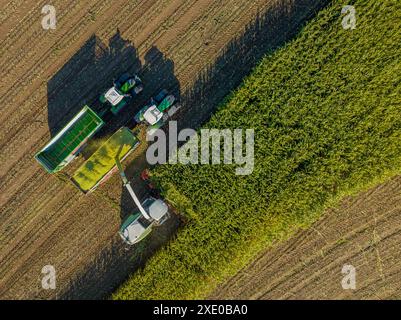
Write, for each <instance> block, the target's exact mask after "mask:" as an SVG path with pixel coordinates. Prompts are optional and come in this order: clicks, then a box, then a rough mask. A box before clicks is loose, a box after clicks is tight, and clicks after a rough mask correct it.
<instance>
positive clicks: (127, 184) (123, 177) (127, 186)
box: [115, 156, 152, 221]
mask: <svg viewBox="0 0 401 320" xmlns="http://www.w3.org/2000/svg"><path fill="white" fill-rule="evenodd" d="M115 160H116V164H117V168H118V171H119V172H120V176H121V179H122V180H123V183H124V187H126V188H127V190H128V192H129V194H130V196H131V198H132V199H133V200H134V202H135V204H136V206H137V207H138V209H139V211H140V212H141V214H142V215H143V216H144V217H145V219H146V220H149V221H152V218H151V217H150V216H149V214H148V213H147V212H146V210H145V209H144V208H143V206H142V204H141V202H140V201H139V199H138V197H137V196H136V194H135V192H134V190H133V189H132V187H131V184H130V183H129V181H128V179H127V177H126V175H125V172H124V170H123V168H122V166H121V162H120V160H119V159H118V156H117V157H116V158H115Z"/></svg>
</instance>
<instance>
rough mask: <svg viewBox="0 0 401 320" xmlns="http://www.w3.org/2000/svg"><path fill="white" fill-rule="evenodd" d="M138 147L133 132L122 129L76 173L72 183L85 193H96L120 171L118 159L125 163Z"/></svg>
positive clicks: (137, 141)
mask: <svg viewBox="0 0 401 320" xmlns="http://www.w3.org/2000/svg"><path fill="white" fill-rule="evenodd" d="M138 145H139V140H138V138H137V137H136V136H135V135H134V134H133V132H132V131H131V130H130V129H128V128H126V127H122V128H121V129H119V130H118V131H117V132H116V133H114V134H113V135H112V136H111V137H110V138H109V139H108V140H107V141H106V142H105V143H104V144H103V145H102V146H101V147H100V148H99V149H98V150H96V151H95V152H94V153H93V154H92V156H91V157H90V158H89V159H88V160H87V161H86V162H85V163H84V164H83V165H82V166H81V167H80V168H79V169H78V170H77V171H76V172H75V173H74V175H73V177H72V181H73V182H74V184H75V185H76V186H77V187H78V188H79V189H80V190H81V191H83V192H84V193H89V192H92V191H94V190H95V189H96V188H97V187H98V186H99V185H100V184H102V183H104V182H105V181H106V180H107V179H108V178H110V177H111V175H112V174H113V173H115V172H116V171H117V170H118V167H117V165H116V158H117V159H118V160H119V161H123V160H124V159H125V158H126V157H127V156H128V155H129V154H130V153H131V152H132V151H133V150H135V149H136V147H137V146H138Z"/></svg>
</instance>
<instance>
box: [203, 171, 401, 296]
mask: <svg viewBox="0 0 401 320" xmlns="http://www.w3.org/2000/svg"><path fill="white" fill-rule="evenodd" d="M400 216H401V177H400V176H398V177H396V178H394V179H392V180H390V181H389V182H387V183H384V184H382V185H380V186H378V187H375V188H372V189H370V190H369V191H366V192H363V193H362V194H360V195H358V196H356V197H349V198H347V199H345V200H344V201H343V202H342V203H341V205H340V206H338V207H336V208H334V209H330V210H327V211H326V212H325V214H324V215H323V217H322V218H321V219H320V220H319V221H318V222H316V223H315V224H313V225H312V226H311V227H310V228H308V229H307V230H303V231H300V232H298V233H297V234H296V235H294V236H293V237H292V238H291V239H289V240H287V241H285V242H283V243H281V244H279V245H278V246H276V247H273V248H272V249H269V250H267V251H266V252H264V253H263V254H261V255H260V256H259V257H258V258H257V259H256V260H255V261H253V262H252V263H251V264H250V265H249V266H248V267H247V268H245V269H243V270H242V271H241V272H239V273H238V274H237V275H236V276H234V277H233V278H231V279H230V280H229V281H227V282H226V283H224V284H223V285H221V286H220V287H219V288H218V289H217V290H216V291H215V292H213V294H212V295H211V296H210V297H209V298H211V299H400V298H401V281H400V274H401V264H400V261H401V251H400V250H399V247H400V243H401V226H400V223H399V219H400ZM345 264H348V265H349V264H351V265H352V266H354V267H355V269H356V288H355V290H343V288H342V286H341V281H342V279H343V277H344V276H345V274H342V273H341V270H342V267H343V265H345Z"/></svg>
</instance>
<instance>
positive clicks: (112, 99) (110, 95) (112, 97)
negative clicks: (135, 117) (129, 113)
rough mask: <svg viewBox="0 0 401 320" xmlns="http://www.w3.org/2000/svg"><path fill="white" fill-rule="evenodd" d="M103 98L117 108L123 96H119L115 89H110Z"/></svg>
mask: <svg viewBox="0 0 401 320" xmlns="http://www.w3.org/2000/svg"><path fill="white" fill-rule="evenodd" d="M104 97H105V98H106V100H107V101H108V102H109V103H110V104H111V105H112V106H117V105H118V104H119V103H120V102H121V100H123V99H124V95H122V94H120V93H119V92H118V90H117V89H116V88H115V87H112V88H110V89H109V90H108V91H107V92H106V93H105V94H104Z"/></svg>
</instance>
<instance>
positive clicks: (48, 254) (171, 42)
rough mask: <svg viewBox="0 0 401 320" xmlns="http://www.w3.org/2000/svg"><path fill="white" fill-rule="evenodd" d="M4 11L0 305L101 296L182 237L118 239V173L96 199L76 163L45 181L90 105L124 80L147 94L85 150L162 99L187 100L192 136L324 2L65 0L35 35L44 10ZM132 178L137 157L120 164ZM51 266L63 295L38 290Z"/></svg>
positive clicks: (166, 232) (169, 228)
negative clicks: (66, 133) (50, 154)
mask: <svg viewBox="0 0 401 320" xmlns="http://www.w3.org/2000/svg"><path fill="white" fill-rule="evenodd" d="M3 2H4V3H3V4H2V12H1V14H0V42H1V45H0V70H1V77H0V121H1V124H2V125H1V128H0V150H1V151H0V163H1V165H0V208H1V214H0V298H1V299H24V298H30V299H48V298H51V299H54V298H70V299H75V298H85V299H93V298H106V297H107V296H108V295H109V294H110V293H111V292H112V291H113V290H114V289H115V288H116V287H117V286H118V285H119V284H120V283H121V282H122V281H123V280H124V279H126V278H127V276H128V275H129V274H130V273H131V272H133V271H134V270H136V269H137V268H139V267H141V266H142V265H143V263H145V262H146V259H147V258H148V257H149V256H150V255H151V254H153V253H154V252H155V251H156V250H157V248H159V247H160V246H161V245H163V244H164V243H165V242H166V241H168V239H169V238H171V237H172V236H173V234H174V232H175V230H176V229H177V228H178V226H179V224H180V223H179V219H178V218H177V217H173V218H172V219H171V220H170V221H169V222H168V223H167V224H166V225H165V226H164V227H162V229H161V230H158V231H155V232H154V235H152V237H151V238H149V239H148V240H147V241H145V242H144V243H142V244H140V245H138V246H134V247H130V248H127V247H124V245H123V244H122V243H121V241H120V239H119V238H118V236H117V235H116V233H117V230H118V228H119V225H120V223H121V220H122V219H123V218H124V217H125V216H127V215H128V214H129V213H131V212H132V210H134V209H135V208H134V206H133V204H132V201H131V200H130V198H129V196H128V195H127V193H126V192H125V191H124V189H123V187H122V185H121V181H120V179H119V177H118V176H114V177H113V178H112V179H111V180H110V181H108V182H107V183H106V184H105V185H103V186H102V187H100V188H99V189H98V190H97V191H96V192H94V193H93V194H90V195H83V194H82V193H80V191H79V190H77V189H76V188H75V187H74V186H73V185H72V184H71V182H70V181H69V177H70V176H71V174H72V173H73V172H74V169H75V168H77V167H78V166H79V164H80V163H82V161H83V160H84V159H83V158H84V157H80V158H79V159H77V160H75V162H74V163H73V164H71V165H70V166H69V167H68V168H67V169H66V170H65V171H63V173H60V174H55V175H50V174H47V173H46V172H45V171H44V170H43V169H42V168H41V167H40V166H39V165H38V163H36V161H35V160H34V154H35V153H36V152H37V151H38V150H40V148H41V147H42V146H43V145H44V144H45V143H46V142H47V141H48V140H49V138H50V137H51V136H54V135H55V134H56V133H57V131H58V130H59V129H60V128H61V127H63V125H65V124H66V123H67V122H68V121H69V120H70V119H71V117H72V116H73V115H74V114H75V113H76V112H77V111H78V110H80V109H81V108H82V106H83V105H84V104H89V105H91V106H96V101H97V98H98V96H99V95H100V94H101V93H102V91H103V90H105V89H107V88H108V87H110V86H111V85H112V80H113V79H115V78H117V77H118V76H119V75H121V74H122V73H123V72H125V71H129V72H132V73H138V74H139V75H140V76H141V78H142V79H143V81H144V83H145V90H144V92H143V93H142V94H141V96H140V97H139V98H138V99H137V100H136V101H135V102H134V103H133V104H132V105H130V106H129V107H127V108H126V109H125V110H123V111H122V112H121V114H120V115H119V116H117V117H115V118H113V119H111V120H110V122H109V123H108V125H107V127H106V128H105V129H104V130H102V132H100V133H99V134H98V135H97V136H96V137H95V139H94V141H93V142H92V144H96V143H100V141H101V140H102V139H104V138H105V137H106V136H108V135H109V134H111V133H112V132H113V131H115V130H117V129H118V128H119V127H121V126H122V125H127V126H129V127H130V128H132V127H133V116H134V114H135V113H136V111H137V110H138V109H139V108H140V107H141V106H142V105H143V104H144V103H145V102H146V101H147V100H148V99H149V98H150V96H152V95H154V94H156V93H158V92H159V90H160V89H162V88H167V89H168V90H170V91H171V92H173V93H174V94H176V95H177V97H179V99H180V100H181V105H182V106H183V108H182V109H181V111H180V112H179V113H178V114H177V115H176V116H177V118H176V119H177V120H178V125H179V127H191V128H198V127H199V126H200V125H201V124H202V123H203V122H204V121H206V120H207V119H208V118H209V117H210V115H211V114H212V112H213V111H214V110H215V109H216V106H217V105H218V103H219V102H220V101H221V99H222V98H223V97H225V96H226V95H227V94H228V93H229V92H230V91H231V90H233V89H234V88H235V87H236V86H238V84H239V83H240V82H241V80H242V79H243V77H244V76H245V75H247V74H248V73H249V72H250V71H251V69H252V68H253V67H254V66H255V64H256V63H257V61H258V60H259V59H260V58H261V57H262V56H263V54H265V53H266V52H268V51H272V50H274V49H276V48H277V47H279V46H281V45H283V44H284V43H285V42H286V41H287V40H289V39H291V38H292V37H293V35H294V34H295V33H296V31H297V30H298V29H299V28H300V26H301V25H302V24H303V23H305V21H307V20H308V19H309V18H310V17H312V16H313V15H314V14H315V13H316V12H317V11H318V10H319V9H320V7H322V6H323V5H324V4H326V3H327V1H325V0H322V1H312V0H254V1H247V0H224V1H223V0H158V1H156V0H136V1H123V0H113V1H111V0H101V1H100V0H97V1H86V0H85V1H84V0H83V1H62V0H55V1H53V2H52V5H54V6H55V8H56V12H57V27H56V30H47V31H46V30H43V29H42V26H41V19H42V16H43V15H42V14H41V9H42V7H43V6H44V5H45V4H47V2H46V1H41V0H40V1H32V0H12V1H3ZM126 164H129V165H128V167H127V173H128V176H129V178H130V179H131V180H133V181H134V188H135V189H136V190H137V191H138V192H139V193H140V195H141V196H142V197H145V196H146V194H147V190H146V187H145V186H144V184H143V183H141V181H140V180H139V179H138V176H139V173H140V172H141V170H142V169H143V168H145V167H146V166H147V164H146V161H145V159H144V156H143V154H142V155H140V154H139V155H138V154H137V155H134V156H132V157H130V159H128V161H126ZM45 265H53V266H54V267H55V268H56V272H57V289H56V290H43V289H42V288H41V279H42V274H41V270H42V267H43V266H45Z"/></svg>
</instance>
